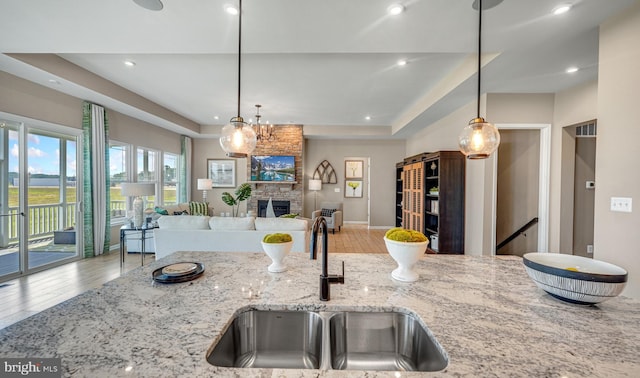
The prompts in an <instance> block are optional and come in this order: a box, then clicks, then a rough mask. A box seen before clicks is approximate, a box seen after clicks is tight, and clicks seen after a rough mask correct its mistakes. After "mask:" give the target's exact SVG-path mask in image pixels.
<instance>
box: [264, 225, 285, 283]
mask: <svg viewBox="0 0 640 378" xmlns="http://www.w3.org/2000/svg"><path fill="white" fill-rule="evenodd" d="M291 247H293V238H292V237H291V235H290V234H282V233H275V234H267V235H265V236H264V238H263V239H262V249H263V250H264V252H265V253H266V254H267V256H269V257H270V258H271V261H272V264H271V265H269V267H268V268H267V270H268V271H269V272H272V273H280V272H284V271H285V270H287V267H286V266H285V265H284V264H283V263H282V260H284V258H285V256H287V255H288V254H289V252H291Z"/></svg>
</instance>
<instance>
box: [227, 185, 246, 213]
mask: <svg viewBox="0 0 640 378" xmlns="http://www.w3.org/2000/svg"><path fill="white" fill-rule="evenodd" d="M235 195H236V196H235V197H234V196H232V195H231V193H229V192H223V193H222V202H224V203H226V204H227V205H229V206H231V211H232V215H233V216H234V217H237V216H238V210H239V209H240V202H242V201H244V200H246V199H247V198H249V197H251V185H250V184H248V183H246V182H245V183H244V184H242V185H240V186H239V187H237V188H236V191H235Z"/></svg>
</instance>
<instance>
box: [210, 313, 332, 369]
mask: <svg viewBox="0 0 640 378" xmlns="http://www.w3.org/2000/svg"><path fill="white" fill-rule="evenodd" d="M322 324H323V323H322V318H321V316H320V314H318V313H315V312H308V311H258V310H251V311H247V312H243V313H241V314H239V315H238V316H237V317H236V318H234V319H233V321H232V323H231V325H230V326H229V328H228V329H227V331H226V332H225V333H224V335H223V336H222V338H221V339H220V341H219V342H218V344H217V345H216V346H215V347H214V349H213V350H212V351H211V353H210V354H209V355H208V356H207V361H209V363H210V364H212V365H216V366H224V367H243V368H284V369H319V368H320V361H321V360H322V346H323V343H322V334H323V333H322Z"/></svg>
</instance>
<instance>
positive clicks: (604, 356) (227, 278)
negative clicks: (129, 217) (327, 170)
mask: <svg viewBox="0 0 640 378" xmlns="http://www.w3.org/2000/svg"><path fill="white" fill-rule="evenodd" d="M341 260H343V261H345V284H344V285H331V301H329V302H321V301H320V300H319V299H318V275H319V274H320V270H321V269H320V260H309V257H308V256H307V255H305V254H298V253H292V254H290V255H289V256H287V258H286V259H285V262H286V264H287V265H288V266H289V270H288V271H286V272H284V273H269V272H267V269H266V268H267V266H268V265H269V263H270V259H269V258H268V257H267V256H266V255H265V254H261V253H212V252H179V253H176V254H173V255H171V256H169V257H167V258H165V259H161V260H159V261H156V262H154V263H151V264H149V265H147V266H144V267H140V268H137V269H135V270H133V271H131V272H129V273H127V274H126V275H124V276H123V277H120V278H118V279H115V280H113V281H111V282H108V283H107V284H105V285H104V286H103V287H102V288H99V289H95V290H90V291H88V292H86V293H84V294H81V295H79V296H77V297H75V298H72V299H70V300H68V301H66V302H64V303H61V304H59V305H57V306H55V307H52V308H50V309H48V310H45V311H43V312H41V313H39V314H36V315H34V316H32V317H30V318H28V319H25V320H23V321H21V322H19V323H16V324H13V325H11V326H9V327H7V328H5V329H2V330H0V357H3V358H7V357H32V358H45V357H61V358H62V365H63V371H64V376H76V377H123V376H136V377H218V376H220V377H281V376H282V377H346V376H348V377H364V376H366V377H397V376H402V377H404V376H407V377H418V376H455V377H463V376H464V377H487V376H496V377H592V376H593V377H607V378H609V377H625V376H628V377H637V376H640V301H637V300H633V299H630V298H627V297H623V296H620V297H617V298H613V299H611V300H609V301H607V302H604V303H601V304H599V305H597V306H580V305H572V304H567V303H564V302H561V301H559V300H557V299H554V298H552V297H551V296H549V295H548V294H546V293H545V292H543V291H542V290H540V289H538V288H537V287H536V286H535V285H534V284H533V282H532V281H531V280H530V279H529V277H528V276H527V275H526V273H525V271H524V268H523V265H522V260H521V259H520V258H518V257H498V258H489V257H471V256H447V255H426V256H425V257H424V258H422V259H421V261H420V262H419V263H418V268H417V270H418V272H419V273H420V279H419V280H418V281H417V282H414V283H410V284H407V283H400V282H397V281H394V280H393V279H392V278H391V275H390V272H391V270H393V269H394V268H395V266H396V265H395V263H394V262H393V260H392V259H391V257H390V256H388V255H386V254H331V255H330V257H329V265H330V273H338V270H339V266H340V261H341ZM179 261H198V262H202V263H204V264H205V267H206V270H205V273H204V275H203V276H202V277H200V278H198V279H196V280H194V281H191V282H187V283H179V284H168V285H163V284H153V282H152V279H151V273H152V272H153V270H154V269H157V268H159V267H161V266H163V265H166V264H169V263H173V262H179ZM249 285H252V286H253V287H254V288H255V287H256V286H258V287H259V289H260V291H261V293H260V295H259V296H258V297H253V298H247V294H246V293H247V291H246V288H248V287H249ZM243 289H244V291H243ZM247 306H249V307H254V308H258V309H305V310H329V311H331V310H374V311H381V310H392V309H393V310H401V311H407V310H409V311H411V312H414V313H416V314H417V315H418V316H419V317H420V319H421V320H422V321H423V322H424V323H425V324H426V325H427V326H428V327H429V329H430V330H431V332H432V333H433V334H434V335H435V337H436V339H437V340H438V342H439V343H440V344H441V345H442V347H443V348H444V349H445V350H446V352H447V354H448V357H449V365H448V366H447V368H445V369H444V370H442V371H440V372H434V373H417V372H407V373H405V372H403V373H401V375H396V373H395V372H371V371H369V372H364V371H333V370H326V371H325V370H297V369H289V370H287V369H230V368H220V367H215V366H212V365H210V364H209V363H208V362H207V361H206V359H205V354H206V353H207V351H208V350H209V349H210V347H211V346H212V344H213V342H214V340H217V338H218V337H220V336H221V332H222V330H224V329H225V327H226V325H227V324H228V323H229V321H230V320H231V319H232V318H233V316H234V313H235V312H236V311H237V310H239V309H242V308H246V307H247ZM127 367H130V368H129V369H127Z"/></svg>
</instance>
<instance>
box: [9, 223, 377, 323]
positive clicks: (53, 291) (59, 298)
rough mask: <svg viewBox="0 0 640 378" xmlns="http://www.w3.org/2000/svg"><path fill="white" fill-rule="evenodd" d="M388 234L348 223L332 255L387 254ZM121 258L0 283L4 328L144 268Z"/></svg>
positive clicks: (333, 237) (109, 256)
mask: <svg viewBox="0 0 640 378" xmlns="http://www.w3.org/2000/svg"><path fill="white" fill-rule="evenodd" d="M385 231H386V230H383V229H372V230H370V229H368V228H367V226H365V225H359V224H347V225H345V226H343V227H342V230H341V231H339V232H338V231H336V233H335V234H329V252H330V253H331V252H335V253H386V248H385V246H384V240H383V239H382V237H383V236H384V233H385ZM319 238H320V236H319ZM319 252H320V251H318V253H319ZM119 256H120V254H119V252H118V250H114V251H111V252H109V253H106V254H104V255H102V256H98V257H94V258H90V259H82V260H79V261H75V262H72V263H69V264H66V265H63V266H59V267H56V268H52V269H49V270H46V271H43V272H39V273H35V274H31V275H29V276H25V277H21V278H17V279H14V280H11V281H7V282H2V283H0V303H1V304H2V306H0V328H5V327H7V326H8V325H11V324H13V323H16V322H19V321H20V320H23V319H25V318H27V317H29V316H31V315H34V314H37V313H38V312H40V311H42V310H45V309H47V308H49V307H52V306H55V305H56V304H58V303H61V302H64V301H65V300H67V299H70V298H72V297H74V296H76V295H78V294H80V293H83V292H85V291H87V290H90V289H93V288H97V287H100V286H102V285H103V284H104V283H105V282H107V281H110V280H113V279H115V278H118V277H120V275H121V274H124V273H126V272H128V271H129V270H132V269H135V268H137V267H139V266H140V255H138V254H131V255H127V257H126V258H125V266H124V269H123V270H122V271H121V270H120V264H119ZM153 260H154V259H153V255H148V256H146V257H145V264H147V263H150V262H152V261H153Z"/></svg>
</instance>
